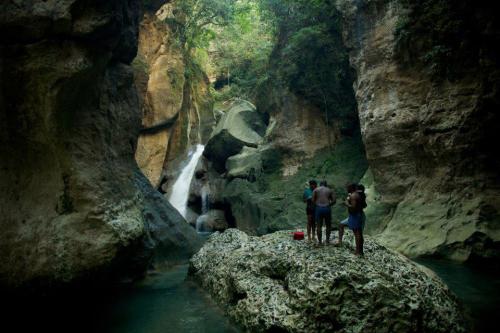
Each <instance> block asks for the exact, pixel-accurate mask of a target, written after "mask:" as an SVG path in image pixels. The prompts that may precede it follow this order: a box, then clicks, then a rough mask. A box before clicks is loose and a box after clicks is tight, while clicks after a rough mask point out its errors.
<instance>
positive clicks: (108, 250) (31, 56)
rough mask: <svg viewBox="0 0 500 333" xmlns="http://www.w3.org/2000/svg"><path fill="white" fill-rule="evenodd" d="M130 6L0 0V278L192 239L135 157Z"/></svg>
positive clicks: (111, 269) (73, 269)
mask: <svg viewBox="0 0 500 333" xmlns="http://www.w3.org/2000/svg"><path fill="white" fill-rule="evenodd" d="M139 6H140V2H139V1H136V0H131V1H126V2H124V1H118V0H111V1H76V0H75V1H70V0H63V1H3V2H1V3H0V27H1V30H2V34H4V32H5V35H3V37H4V36H5V39H2V42H1V44H0V76H1V80H0V91H1V93H0V170H1V172H0V202H1V204H0V213H1V214H0V215H1V216H2V218H1V219H0V228H1V230H2V237H1V238H0V285H1V286H2V287H3V286H8V287H21V286H31V285H36V286H40V285H42V286H49V285H50V286H52V285H58V284H60V283H66V282H74V281H88V280H91V281H96V280H103V281H109V280H114V279H116V278H120V277H122V276H125V275H129V276H132V277H137V276H138V275H140V274H142V272H144V271H145V269H146V268H147V266H148V264H149V263H150V261H151V258H152V255H153V252H154V250H155V249H158V248H162V249H164V251H163V254H167V253H171V254H173V253H180V252H184V251H185V252H186V255H187V253H189V252H190V251H193V246H194V244H193V242H194V241H196V239H197V236H196V233H195V232H194V231H193V230H192V228H189V226H187V225H186V223H185V221H184V220H183V218H182V217H181V216H180V215H179V214H178V213H176V212H175V210H173V208H172V207H171V206H170V205H169V204H168V203H167V202H166V201H165V200H164V199H163V198H162V197H161V196H160V195H159V193H157V192H156V191H155V190H154V189H153V188H152V187H151V185H150V184H149V182H148V181H147V180H146V179H145V178H144V176H143V175H142V174H141V173H140V172H139V170H138V168H137V164H136V162H135V161H134V151H135V148H136V141H137V137H138V135H139V131H140V127H141V126H140V125H141V112H140V108H139V105H138V99H137V93H136V90H135V88H134V84H133V83H134V79H133V73H132V69H131V66H130V62H131V61H132V59H133V57H134V55H135V53H136V51H137V31H138V29H137V27H138V21H139V17H138V14H139V12H140V8H139ZM186 226H187V228H186Z"/></svg>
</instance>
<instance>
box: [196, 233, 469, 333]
mask: <svg viewBox="0 0 500 333" xmlns="http://www.w3.org/2000/svg"><path fill="white" fill-rule="evenodd" d="M349 241H352V238H350V239H349ZM365 247H366V254H365V256H366V257H365V258H364V259H359V258H357V257H355V256H354V255H353V249H351V248H349V247H344V248H336V247H321V248H314V247H313V246H312V245H310V244H308V243H305V242H304V241H293V240H292V236H291V234H290V232H286V231H284V232H277V233H274V234H269V235H266V236H263V237H260V238H258V237H249V236H247V235H246V234H245V233H243V232H241V231H239V230H236V229H229V230H227V231H225V232H224V233H222V234H218V233H216V234H214V235H212V236H211V238H210V239H209V240H208V242H207V243H206V244H205V246H204V247H203V248H202V249H201V250H200V252H198V253H197V254H196V255H195V256H194V257H193V258H192V259H191V263H190V274H191V275H192V276H193V277H194V278H195V279H197V280H198V281H199V282H200V283H201V284H202V286H203V287H204V288H206V290H208V291H209V292H210V293H211V294H212V296H213V297H214V298H215V300H216V301H217V302H219V304H222V305H224V306H226V311H227V313H228V314H229V315H230V316H231V317H233V318H234V319H235V320H236V321H238V322H239V323H240V324H242V325H243V326H244V327H245V328H246V329H248V330H249V331H252V332H270V331H272V332H465V331H466V323H465V321H464V317H463V313H462V309H461V307H460V305H459V304H458V303H457V300H456V298H455V296H454V295H453V294H452V293H451V292H450V291H449V290H448V289H447V287H446V286H445V285H444V284H443V283H442V282H441V281H440V280H439V279H438V278H437V277H436V276H435V275H434V274H433V273H432V272H430V271H428V270H426V269H424V268H423V267H421V266H419V265H417V264H415V263H413V262H411V261H410V260H408V259H406V258H405V257H403V256H402V255H399V254H397V253H395V252H392V251H390V250H388V249H386V248H384V247H382V246H380V245H378V244H377V243H375V242H374V241H373V240H371V239H368V240H367V242H366V243H365Z"/></svg>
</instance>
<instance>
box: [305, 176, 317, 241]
mask: <svg viewBox="0 0 500 333" xmlns="http://www.w3.org/2000/svg"><path fill="white" fill-rule="evenodd" d="M306 186H307V188H306V189H305V190H304V195H303V198H304V202H305V203H306V215H307V240H308V241H311V240H314V238H315V237H314V233H315V231H316V223H315V217H314V203H313V201H312V200H313V191H314V190H315V189H316V187H318V183H317V182H316V181H315V180H310V181H309V183H306Z"/></svg>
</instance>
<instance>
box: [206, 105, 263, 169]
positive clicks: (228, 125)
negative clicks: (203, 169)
mask: <svg viewBox="0 0 500 333" xmlns="http://www.w3.org/2000/svg"><path fill="white" fill-rule="evenodd" d="M266 128H267V125H266V124H265V122H264V119H263V115H262V114H260V113H258V112H257V110H256V108H255V106H254V105H252V104H251V103H250V102H247V101H244V100H241V101H237V102H235V103H234V104H233V105H232V107H231V108H230V109H229V110H228V111H227V112H226V114H224V116H223V117H222V118H221V120H219V122H218V123H217V126H216V128H215V129H214V131H213V132H212V135H211V137H210V139H209V140H208V142H207V145H206V147H205V151H204V152H203V155H204V156H205V157H207V158H208V160H210V161H211V162H212V164H213V166H214V168H215V170H217V171H218V172H220V173H222V172H224V170H225V163H226V160H227V159H228V158H229V157H230V156H232V155H236V154H237V153H239V152H240V151H241V149H242V148H243V146H250V147H257V145H259V144H260V143H262V142H263V136H264V134H265V132H266Z"/></svg>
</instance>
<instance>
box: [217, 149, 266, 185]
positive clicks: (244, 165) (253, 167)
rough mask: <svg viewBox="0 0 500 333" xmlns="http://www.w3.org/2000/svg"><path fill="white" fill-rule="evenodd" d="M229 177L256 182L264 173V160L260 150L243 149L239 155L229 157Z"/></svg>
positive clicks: (227, 166) (227, 163) (227, 165)
mask: <svg viewBox="0 0 500 333" xmlns="http://www.w3.org/2000/svg"><path fill="white" fill-rule="evenodd" d="M226 170H227V177H229V178H236V177H238V178H245V179H249V180H250V181H255V178H256V177H259V176H260V173H261V172H262V158H261V154H260V150H259V149H258V148H251V147H243V149H242V150H241V152H240V153H239V154H237V155H233V156H231V157H229V158H228V159H227V161H226Z"/></svg>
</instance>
